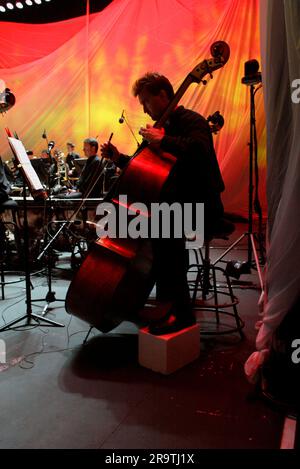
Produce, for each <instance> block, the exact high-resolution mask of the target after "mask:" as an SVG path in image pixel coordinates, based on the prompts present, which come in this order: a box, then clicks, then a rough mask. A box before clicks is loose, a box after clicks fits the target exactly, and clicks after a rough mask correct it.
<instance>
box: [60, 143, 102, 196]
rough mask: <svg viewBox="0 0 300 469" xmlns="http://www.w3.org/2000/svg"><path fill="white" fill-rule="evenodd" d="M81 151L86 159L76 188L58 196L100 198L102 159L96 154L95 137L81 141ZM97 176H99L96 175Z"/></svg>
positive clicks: (96, 144)
mask: <svg viewBox="0 0 300 469" xmlns="http://www.w3.org/2000/svg"><path fill="white" fill-rule="evenodd" d="M83 152H84V155H85V156H86V157H87V161H86V163H85V165H84V167H83V170H82V173H81V175H80V178H79V179H78V181H77V184H76V189H70V190H68V191H67V193H65V194H59V198H86V197H88V198H95V199H96V198H100V197H101V196H102V184H103V175H100V173H101V170H102V167H103V165H102V162H101V161H102V160H101V159H100V158H99V156H98V155H97V152H98V142H97V140H96V139H95V138H86V139H85V140H84V142H83ZM98 176H99V177H98Z"/></svg>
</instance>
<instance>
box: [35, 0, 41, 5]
mask: <svg viewBox="0 0 300 469" xmlns="http://www.w3.org/2000/svg"><path fill="white" fill-rule="evenodd" d="M34 3H36V4H37V5H40V4H41V3H42V0H34Z"/></svg>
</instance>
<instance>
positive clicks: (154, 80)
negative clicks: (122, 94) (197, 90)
mask: <svg viewBox="0 0 300 469" xmlns="http://www.w3.org/2000/svg"><path fill="white" fill-rule="evenodd" d="M144 89H146V90H147V91H149V93H151V94H152V95H154V96H156V95H158V94H159V93H160V91H161V90H165V92H166V94H167V96H168V98H169V99H170V100H171V99H172V98H173V96H174V90H173V86H172V85H171V83H170V81H169V80H168V78H167V77H165V76H164V75H160V74H159V73H150V72H148V73H146V74H145V75H144V76H142V77H141V78H139V79H138V80H136V82H135V83H134V85H133V87H132V94H133V96H135V97H136V96H138V95H139V94H140V93H141V92H142V90H144Z"/></svg>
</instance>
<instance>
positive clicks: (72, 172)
mask: <svg viewBox="0 0 300 469" xmlns="http://www.w3.org/2000/svg"><path fill="white" fill-rule="evenodd" d="M67 150H68V153H67V156H66V163H67V165H68V176H72V177H77V176H78V174H77V171H76V168H75V165H74V160H76V159H78V158H80V155H78V153H76V152H75V145H74V143H72V142H67Z"/></svg>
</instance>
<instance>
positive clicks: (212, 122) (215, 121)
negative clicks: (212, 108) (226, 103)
mask: <svg viewBox="0 0 300 469" xmlns="http://www.w3.org/2000/svg"><path fill="white" fill-rule="evenodd" d="M206 120H207V122H208V123H209V126H210V130H211V132H213V133H217V132H218V131H219V130H220V129H222V127H223V125H224V117H223V116H222V114H220V111H216V112H214V113H213V114H212V115H211V116H208V118H207V119H206Z"/></svg>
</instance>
